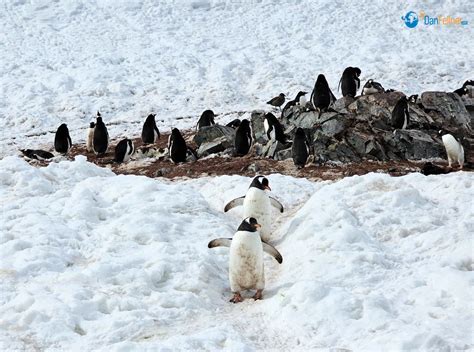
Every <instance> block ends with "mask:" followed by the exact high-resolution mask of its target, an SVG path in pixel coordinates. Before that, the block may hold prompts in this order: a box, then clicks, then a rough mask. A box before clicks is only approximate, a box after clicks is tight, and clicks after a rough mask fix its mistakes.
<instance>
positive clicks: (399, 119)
mask: <svg viewBox="0 0 474 352" xmlns="http://www.w3.org/2000/svg"><path fill="white" fill-rule="evenodd" d="M391 122H392V127H393V128H395V129H402V130H404V129H406V128H407V126H408V123H409V122H410V114H409V113H408V100H407V97H405V96H403V97H401V98H400V99H399V100H398V102H397V104H395V107H394V108H393V111H392V121H391Z"/></svg>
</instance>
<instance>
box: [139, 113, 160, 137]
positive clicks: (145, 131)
mask: <svg viewBox="0 0 474 352" xmlns="http://www.w3.org/2000/svg"><path fill="white" fill-rule="evenodd" d="M155 116H156V115H155V114H150V115H148V117H147V118H146V120H145V123H144V124H143V128H142V141H143V144H153V143H155V141H156V139H157V138H160V131H159V130H158V127H156V121H155Z"/></svg>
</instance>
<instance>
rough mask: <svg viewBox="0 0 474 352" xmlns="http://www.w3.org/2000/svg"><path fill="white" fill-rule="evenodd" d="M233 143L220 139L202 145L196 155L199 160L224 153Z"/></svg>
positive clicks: (223, 138)
mask: <svg viewBox="0 0 474 352" xmlns="http://www.w3.org/2000/svg"><path fill="white" fill-rule="evenodd" d="M232 146H233V143H232V141H231V140H229V139H228V138H227V137H225V136H224V137H220V138H217V139H215V140H213V141H212V142H206V143H202V144H201V145H200V146H199V149H198V150H197V155H198V157H199V158H202V157H205V156H208V155H210V154H215V153H220V152H223V151H225V150H226V149H228V148H232Z"/></svg>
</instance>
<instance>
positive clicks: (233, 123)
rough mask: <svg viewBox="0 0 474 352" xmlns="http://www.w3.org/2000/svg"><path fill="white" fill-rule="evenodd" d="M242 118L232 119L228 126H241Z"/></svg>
mask: <svg viewBox="0 0 474 352" xmlns="http://www.w3.org/2000/svg"><path fill="white" fill-rule="evenodd" d="M240 122H241V121H240V119H235V120H232V121H230V122H229V123H228V124H227V125H226V126H227V127H232V128H237V127H239V126H240Z"/></svg>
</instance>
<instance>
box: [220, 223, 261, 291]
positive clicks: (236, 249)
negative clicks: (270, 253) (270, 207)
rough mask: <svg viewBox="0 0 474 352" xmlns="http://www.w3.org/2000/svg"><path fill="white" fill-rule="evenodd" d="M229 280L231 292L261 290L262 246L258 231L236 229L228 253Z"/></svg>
mask: <svg viewBox="0 0 474 352" xmlns="http://www.w3.org/2000/svg"><path fill="white" fill-rule="evenodd" d="M229 280H230V288H231V290H232V292H240V291H241V290H245V289H257V290H263V289H264V286H265V277H264V271H263V248H262V242H261V240H260V238H259V235H258V232H247V231H237V232H236V233H235V235H234V237H233V238H232V244H231V246H230V253H229Z"/></svg>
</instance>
